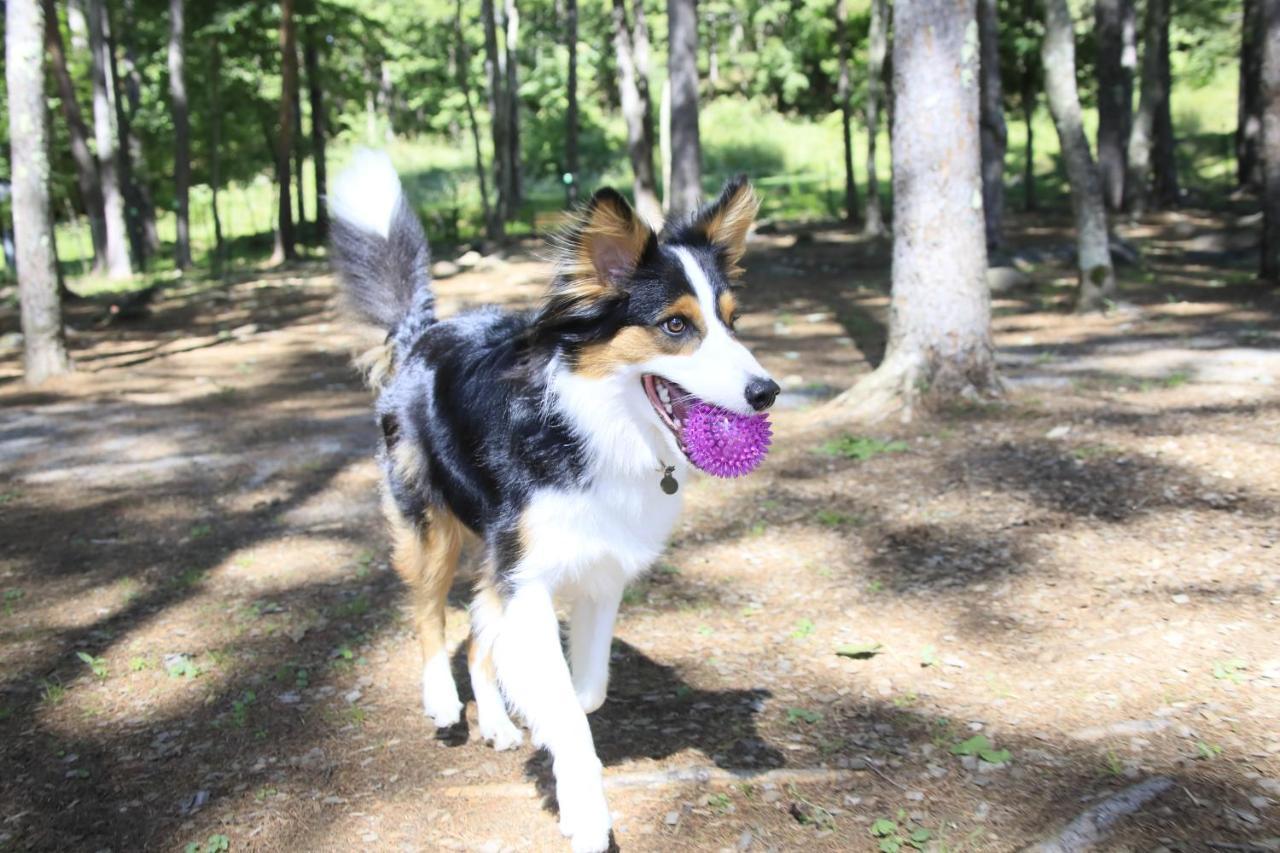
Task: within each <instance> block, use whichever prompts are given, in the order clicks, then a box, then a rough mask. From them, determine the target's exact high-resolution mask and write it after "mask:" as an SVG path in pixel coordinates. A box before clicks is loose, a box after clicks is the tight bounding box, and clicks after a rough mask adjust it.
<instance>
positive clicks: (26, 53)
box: [4, 0, 71, 385]
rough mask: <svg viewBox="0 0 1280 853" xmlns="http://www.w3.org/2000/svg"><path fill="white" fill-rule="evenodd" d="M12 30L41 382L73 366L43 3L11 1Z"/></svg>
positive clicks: (23, 247) (16, 142)
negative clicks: (61, 279)
mask: <svg viewBox="0 0 1280 853" xmlns="http://www.w3.org/2000/svg"><path fill="white" fill-rule="evenodd" d="M4 31H5V63H4V66H5V84H6V86H7V87H8V88H7V92H8V99H9V144H10V146H11V155H12V159H11V160H10V164H11V167H12V169H13V176H12V177H13V232H14V242H15V243H16V249H17V259H16V260H17V267H18V301H19V302H20V303H21V313H22V336H23V363H22V364H23V374H24V375H25V377H26V380H27V382H29V383H31V384H32V385H38V384H40V383H41V382H44V381H45V380H46V379H48V378H49V377H51V376H56V375H58V374H61V373H66V372H68V371H69V370H70V369H71V362H70V359H68V358H67V348H66V344H65V342H64V338H63V329H62V303H61V300H60V298H59V296H58V258H57V255H56V253H55V252H54V247H53V217H52V216H51V215H50V212H49V121H48V113H47V111H46V109H45V101H44V63H43V62H42V61H41V58H40V52H41V46H42V45H43V44H44V37H45V32H44V10H43V9H42V8H41V6H40V0H8V2H7V3H6V4H5V28H4Z"/></svg>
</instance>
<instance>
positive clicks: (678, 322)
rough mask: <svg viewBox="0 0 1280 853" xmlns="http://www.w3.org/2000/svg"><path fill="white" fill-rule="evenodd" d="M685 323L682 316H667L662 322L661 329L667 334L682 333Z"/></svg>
mask: <svg viewBox="0 0 1280 853" xmlns="http://www.w3.org/2000/svg"><path fill="white" fill-rule="evenodd" d="M685 328H686V324H685V321H684V318H683V317H668V318H667V319H666V320H665V321H663V323H662V331H664V332H666V333H667V334H668V335H680V334H684V330H685Z"/></svg>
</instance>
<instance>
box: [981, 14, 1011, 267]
mask: <svg viewBox="0 0 1280 853" xmlns="http://www.w3.org/2000/svg"><path fill="white" fill-rule="evenodd" d="M977 2H978V43H979V49H980V52H981V65H982V77H981V81H982V82H981V91H980V93H979V99H980V112H981V124H982V214H983V219H984V222H985V224H986V234H987V251H989V252H990V251H995V250H997V249H999V248H1000V246H1001V245H1002V244H1003V243H1004V155H1005V151H1006V150H1007V148H1008V144H1009V143H1008V138H1009V132H1008V129H1007V128H1006V127H1005V123H1004V90H1003V89H1002V88H1001V83H1000V30H999V24H998V22H997V19H996V0H977Z"/></svg>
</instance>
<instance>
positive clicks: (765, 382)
mask: <svg viewBox="0 0 1280 853" xmlns="http://www.w3.org/2000/svg"><path fill="white" fill-rule="evenodd" d="M781 390H782V389H781V388H779V387H778V383H777V382H774V381H773V380H772V379H768V378H764V377H757V378H755V379H752V380H751V381H750V382H748V383H747V393H746V396H747V404H748V405H750V406H751V408H753V409H755V410H756V411H757V412H763V411H764V410H765V409H767V408H769V407H770V406H772V405H773V401H774V400H776V399H778V392H779V391H781Z"/></svg>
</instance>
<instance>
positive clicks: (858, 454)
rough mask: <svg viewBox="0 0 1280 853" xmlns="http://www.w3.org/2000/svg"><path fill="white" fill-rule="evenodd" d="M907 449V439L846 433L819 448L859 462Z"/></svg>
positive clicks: (823, 451) (829, 454) (822, 451)
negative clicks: (889, 438)
mask: <svg viewBox="0 0 1280 853" xmlns="http://www.w3.org/2000/svg"><path fill="white" fill-rule="evenodd" d="M906 451H907V443H906V442H905V441H886V440H884V439H879V438H868V437H866V436H859V435H844V436H841V437H840V438H835V439H832V440H831V441H827V442H824V443H823V444H822V445H821V446H820V447H819V448H818V452H820V453H823V454H825V455H827V456H839V457H841V458H844V459H856V460H858V461H859V462H866V461H867V460H868V459H874V458H875V457H877V456H881V455H883V454H886V453H905V452H906Z"/></svg>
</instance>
